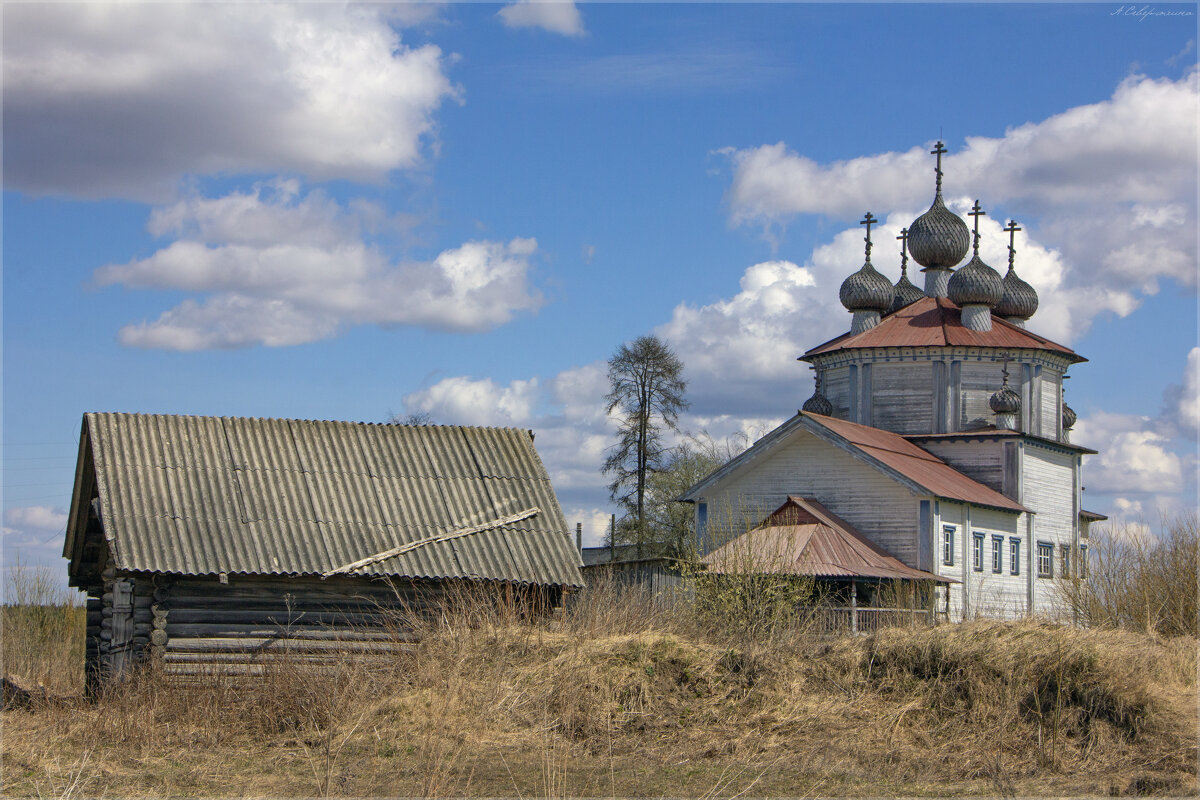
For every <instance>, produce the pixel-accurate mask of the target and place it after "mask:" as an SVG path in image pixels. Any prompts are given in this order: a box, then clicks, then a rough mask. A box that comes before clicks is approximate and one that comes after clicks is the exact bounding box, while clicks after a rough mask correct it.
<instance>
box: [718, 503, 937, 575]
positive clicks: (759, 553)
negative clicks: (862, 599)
mask: <svg viewBox="0 0 1200 800" xmlns="http://www.w3.org/2000/svg"><path fill="white" fill-rule="evenodd" d="M700 561H701V563H703V564H705V565H707V566H708V571H709V572H715V573H718V574H727V573H741V574H745V573H763V574H767V573H770V574H787V575H811V576H813V577H820V578H834V577H858V578H883V579H889V578H890V579H907V580H931V581H938V582H940V583H956V581H954V580H953V579H952V578H943V577H941V576H940V575H934V574H933V573H931V572H924V571H923V570H919V569H913V568H912V567H910V566H908V565H907V564H905V563H904V562H902V561H900V559H898V558H896V557H895V556H893V555H891V554H890V553H888V552H887V551H886V550H884V549H883V548H882V547H879V546H878V545H876V544H875V543H874V542H872V541H871V540H869V539H867V538H866V537H865V536H863V535H862V533H860V532H859V531H858V530H857V529H855V528H854V526H852V525H851V524H850V523H848V522H846V521H845V520H843V519H841V518H840V517H838V516H837V515H835V514H834V513H833V512H832V511H830V510H829V509H827V508H826V507H825V506H824V505H822V504H821V503H820V502H818V501H816V500H813V499H811V498H806V497H796V496H794V495H789V496H788V499H787V500H786V501H785V502H784V504H783V505H781V506H780V507H779V508H777V509H775V511H774V512H773V513H772V514H771V515H770V516H769V517H767V518H766V519H765V520H764V521H763V522H762V524H760V525H759V526H758V527H757V528H754V529H752V530H750V531H747V532H746V533H743V534H742V535H741V536H738V537H736V538H734V539H733V540H732V541H729V542H727V543H725V544H724V545H722V546H721V547H718V548H717V549H716V550H713V551H712V552H711V553H708V554H706V555H705V556H704V557H703V558H701V559H700Z"/></svg>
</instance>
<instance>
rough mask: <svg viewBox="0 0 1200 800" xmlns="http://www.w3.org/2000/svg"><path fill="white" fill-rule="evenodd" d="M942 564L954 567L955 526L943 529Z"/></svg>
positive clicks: (946, 526)
mask: <svg viewBox="0 0 1200 800" xmlns="http://www.w3.org/2000/svg"><path fill="white" fill-rule="evenodd" d="M942 563H943V564H945V565H946V566H953V565H954V526H953V525H945V526H943V527H942Z"/></svg>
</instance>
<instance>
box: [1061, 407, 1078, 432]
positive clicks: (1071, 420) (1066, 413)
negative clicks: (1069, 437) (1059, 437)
mask: <svg viewBox="0 0 1200 800" xmlns="http://www.w3.org/2000/svg"><path fill="white" fill-rule="evenodd" d="M1077 419H1078V418H1077V417H1076V416H1075V409H1073V408H1071V407H1070V406H1069V405H1067V402H1066V401H1065V400H1064V401H1063V406H1062V426H1063V430H1064V431H1069V430H1071V428H1074V427H1075V422H1076V421H1077Z"/></svg>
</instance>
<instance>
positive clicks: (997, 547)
mask: <svg viewBox="0 0 1200 800" xmlns="http://www.w3.org/2000/svg"><path fill="white" fill-rule="evenodd" d="M1003 572H1004V537H1003V536H1000V535H999V534H995V533H993V534H992V574H993V575H1000V574H1002V573H1003Z"/></svg>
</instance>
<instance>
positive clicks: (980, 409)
mask: <svg viewBox="0 0 1200 800" xmlns="http://www.w3.org/2000/svg"><path fill="white" fill-rule="evenodd" d="M1002 369H1003V366H1002V365H1001V364H996V363H993V362H972V361H966V362H963V364H962V365H961V367H960V370H959V391H958V430H970V429H971V428H978V427H982V426H984V425H991V424H993V423H995V414H993V413H992V409H991V407H990V406H989V405H988V400H989V399H990V398H991V396H992V394H993V393H994V392H995V391H996V390H997V389H999V388H1000V385H1001V383H1002V382H1003V380H1004V377H1003V375H1002V374H1001V370H1002Z"/></svg>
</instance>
